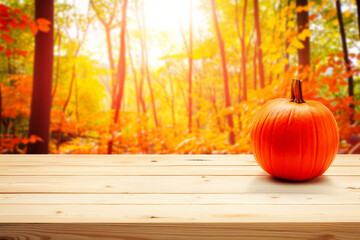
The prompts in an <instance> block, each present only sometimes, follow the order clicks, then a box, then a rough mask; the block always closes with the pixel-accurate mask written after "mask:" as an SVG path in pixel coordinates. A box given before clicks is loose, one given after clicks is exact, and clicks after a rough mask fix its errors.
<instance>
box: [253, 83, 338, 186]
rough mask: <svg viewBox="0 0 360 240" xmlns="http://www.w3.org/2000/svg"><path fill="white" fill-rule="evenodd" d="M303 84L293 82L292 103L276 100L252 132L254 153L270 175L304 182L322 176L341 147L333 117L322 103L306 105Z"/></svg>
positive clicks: (258, 117) (264, 109) (260, 115)
mask: <svg viewBox="0 0 360 240" xmlns="http://www.w3.org/2000/svg"><path fill="white" fill-rule="evenodd" d="M301 84H302V81H301V80H300V79H293V80H292V85H291V100H290V101H289V100H288V99H275V100H271V101H269V102H267V103H266V104H265V105H264V106H262V107H261V108H260V110H259V112H258V113H257V115H256V116H255V119H254V121H253V125H252V128H251V133H250V139H251V144H250V146H251V150H252V152H253V155H254V157H255V159H256V161H257V163H258V164H259V165H260V166H261V168H262V169H264V170H265V171H266V172H267V173H269V174H270V175H272V176H274V177H276V178H280V179H285V180H289V181H304V180H308V179H311V178H315V177H318V176H320V175H322V174H323V173H324V172H325V171H326V170H327V169H328V168H329V167H330V165H331V163H332V162H333V160H334V158H335V155H336V152H337V149H338V144H339V133H338V127H337V124H336V121H335V118H334V116H333V114H332V113H331V112H330V110H329V109H328V108H327V107H326V106H324V105H323V104H322V103H320V102H317V101H306V102H305V101H304V99H303V96H302V90H301Z"/></svg>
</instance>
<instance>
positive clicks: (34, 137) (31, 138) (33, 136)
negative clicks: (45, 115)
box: [29, 135, 43, 143]
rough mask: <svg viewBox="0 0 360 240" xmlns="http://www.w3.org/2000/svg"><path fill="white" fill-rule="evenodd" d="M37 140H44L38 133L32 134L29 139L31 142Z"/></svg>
mask: <svg viewBox="0 0 360 240" xmlns="http://www.w3.org/2000/svg"><path fill="white" fill-rule="evenodd" d="M36 141H40V142H42V141H43V140H42V139H41V138H40V137H38V136H36V135H31V136H30V139H29V142H30V143H35V142H36Z"/></svg>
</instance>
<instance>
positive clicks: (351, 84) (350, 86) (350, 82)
mask: <svg viewBox="0 0 360 240" xmlns="http://www.w3.org/2000/svg"><path fill="white" fill-rule="evenodd" d="M336 10H337V17H338V21H339V28H340V35H341V43H342V48H343V51H344V61H345V65H346V72H347V73H348V75H349V76H348V94H349V97H353V96H354V80H353V75H352V74H350V71H351V63H350V60H349V53H348V49H347V44H346V33H345V28H344V22H343V19H342V13H341V2H340V0H337V1H336ZM349 106H350V108H351V109H352V113H351V115H350V122H351V124H352V123H354V111H355V105H354V104H350V105H349Z"/></svg>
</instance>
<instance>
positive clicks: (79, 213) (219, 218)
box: [0, 204, 360, 223]
mask: <svg viewBox="0 0 360 240" xmlns="http://www.w3.org/2000/svg"><path fill="white" fill-rule="evenodd" d="M0 212H1V215H0V222H6V223H24V222H26V223H39V222H40V223H66V222H69V223H71V222H76V223H94V222H95V223H96V222H101V223H151V222H155V223H180V222H194V223H202V222H223V223H225V222H279V223H281V222H308V221H312V222H359V223H360V214H359V213H360V205H296V207H294V205H285V204H284V205H256V206H255V205H244V204H241V205H131V204H128V205H60V204H59V205H46V204H43V205H41V207H34V205H0ZM310 216H311V220H310V219H309V217H310Z"/></svg>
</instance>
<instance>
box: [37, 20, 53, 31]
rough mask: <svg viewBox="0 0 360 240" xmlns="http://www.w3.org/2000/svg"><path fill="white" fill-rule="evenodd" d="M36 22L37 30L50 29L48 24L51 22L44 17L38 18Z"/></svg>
mask: <svg viewBox="0 0 360 240" xmlns="http://www.w3.org/2000/svg"><path fill="white" fill-rule="evenodd" d="M36 23H37V24H38V25H39V26H38V27H39V30H40V31H42V32H48V31H50V27H49V25H50V24H51V22H50V21H49V20H47V19H45V18H38V19H37V20H36Z"/></svg>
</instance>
